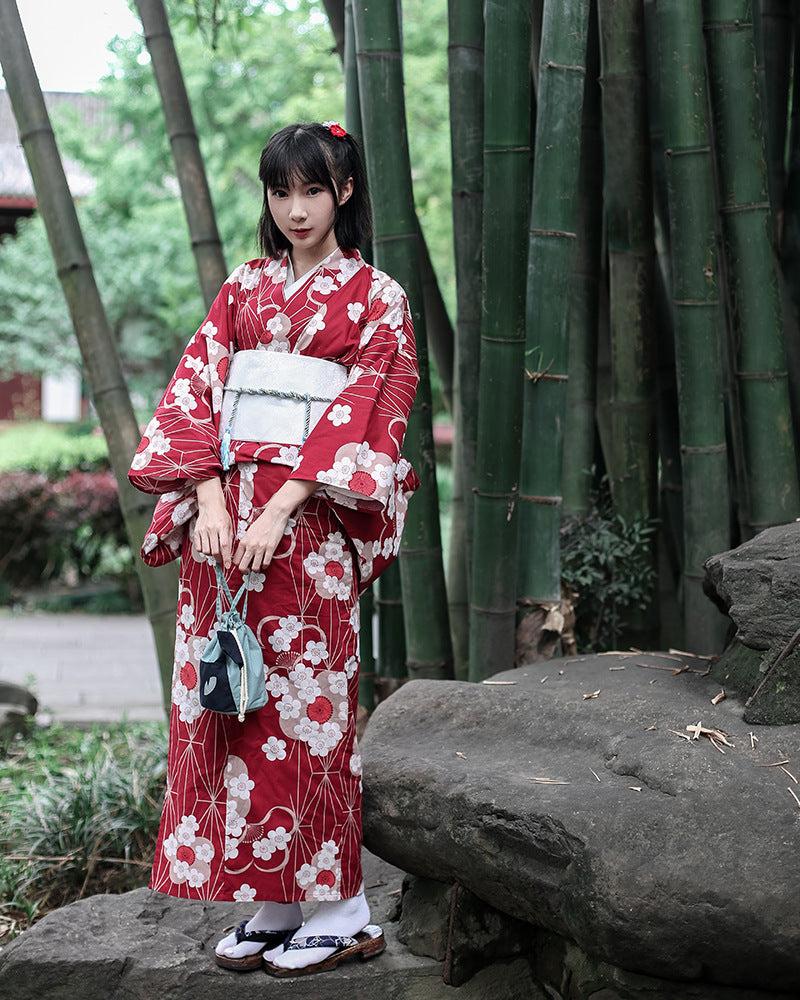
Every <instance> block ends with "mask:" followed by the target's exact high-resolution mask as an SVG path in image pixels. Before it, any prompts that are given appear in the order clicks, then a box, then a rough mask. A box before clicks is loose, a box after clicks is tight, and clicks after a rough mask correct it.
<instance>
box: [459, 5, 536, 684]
mask: <svg viewBox="0 0 800 1000" xmlns="http://www.w3.org/2000/svg"><path fill="white" fill-rule="evenodd" d="M530 18H531V11H530V3H529V2H527V0H508V2H506V3H504V4H487V5H486V9H485V39H486V41H485V63H484V123H485V127H484V202H483V229H482V246H483V280H482V311H481V350H480V386H479V403H478V447H477V462H476V476H475V483H476V485H475V487H474V491H475V500H474V503H475V508H474V537H473V551H472V564H471V571H470V572H471V576H470V584H471V588H470V652H469V661H470V662H469V678H470V680H472V681H479V680H482V679H483V678H484V677H487V676H489V675H491V674H493V673H496V672H497V671H499V670H506V669H508V668H510V667H512V666H513V665H514V651H515V629H514V626H515V619H516V592H517V587H516V581H517V560H518V553H517V536H518V531H517V517H516V508H517V498H518V494H519V472H520V444H521V429H522V389H523V385H522V378H523V374H524V347H525V336H524V335H525V286H526V259H527V240H526V232H527V226H528V211H527V206H528V204H529V189H530V150H529V147H530V110H531V77H530V71H529V60H530V42H531V20H530ZM523 206H524V207H523Z"/></svg>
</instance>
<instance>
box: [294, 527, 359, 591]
mask: <svg viewBox="0 0 800 1000" xmlns="http://www.w3.org/2000/svg"><path fill="white" fill-rule="evenodd" d="M303 568H304V569H305V571H306V573H308V575H309V576H310V577H311V578H312V579H313V580H314V584H315V586H316V589H317V593H318V594H319V595H320V597H325V598H336V599H338V600H340V601H347V600H349V599H350V596H351V594H352V590H353V556H352V554H351V552H350V550H349V549H347V548H345V542H344V536H343V535H342V533H341V532H339V531H336V532H332V533H331V534H329V535H328V539H327V541H326V542H324V543H323V544H322V545H321V546H320V549H319V551H318V552H312V553H309V555H308V556H306V558H305V559H304V560H303Z"/></svg>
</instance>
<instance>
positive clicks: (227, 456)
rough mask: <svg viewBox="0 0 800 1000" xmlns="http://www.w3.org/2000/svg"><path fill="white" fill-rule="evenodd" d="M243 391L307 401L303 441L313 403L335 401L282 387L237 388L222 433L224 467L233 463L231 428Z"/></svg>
mask: <svg viewBox="0 0 800 1000" xmlns="http://www.w3.org/2000/svg"><path fill="white" fill-rule="evenodd" d="M242 393H247V395H250V396H277V397H279V398H281V399H297V400H299V401H300V402H303V403H305V420H304V424H303V441H305V439H306V438H307V437H308V433H309V425H310V423H311V404H312V403H330V402H333V400H332V399H331V398H330V397H329V396H312V395H311V393H309V392H293V391H290V390H282V389H235V390H234V399H233V408H232V409H231V416H230V419H229V420H228V423H227V425H226V427H225V430H224V432H223V435H222V445H221V449H220V458H221V461H222V468H223V469H229V468H230V467H231V465H232V464H233V463H232V462H231V428H232V426H233V421H234V418H235V417H236V407H237V406H238V405H239V397H240V396H241V395H242ZM301 443H302V442H301Z"/></svg>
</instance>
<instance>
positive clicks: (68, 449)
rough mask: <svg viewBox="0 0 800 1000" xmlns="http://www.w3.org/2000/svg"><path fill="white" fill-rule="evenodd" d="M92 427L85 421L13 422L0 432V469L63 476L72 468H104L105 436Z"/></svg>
mask: <svg viewBox="0 0 800 1000" xmlns="http://www.w3.org/2000/svg"><path fill="white" fill-rule="evenodd" d="M93 430H94V425H93V424H91V423H89V422H86V421H84V422H80V423H76V424H74V425H65V426H62V425H59V424H51V423H48V422H47V421H44V420H32V421H29V422H19V423H14V424H13V425H12V426H10V427H8V428H6V429H4V430H3V431H2V433H0V442H2V447H0V472H17V471H19V472H24V471H29V472H41V473H44V474H45V475H46V476H63V475H66V474H67V473H68V472H72V471H73V470H76V469H77V470H80V471H83V472H92V471H95V470H102V469H108V468H110V466H109V462H108V446H107V445H106V439H105V436H104V435H103V434H97V433H94V432H93Z"/></svg>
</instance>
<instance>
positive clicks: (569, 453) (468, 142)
mask: <svg viewBox="0 0 800 1000" xmlns="http://www.w3.org/2000/svg"><path fill="white" fill-rule="evenodd" d="M323 6H324V9H325V12H326V14H327V16H328V19H329V23H330V27H331V32H332V36H333V39H334V42H335V47H336V50H337V52H338V54H339V57H340V60H341V65H342V74H343V89H344V95H345V109H346V114H345V122H344V123H345V126H346V128H347V130H348V131H349V132H351V133H352V134H354V135H356V136H358V137H359V138H360V140H361V142H362V144H363V148H364V152H365V158H366V162H367V169H368V175H369V182H370V188H371V191H372V195H373V198H372V201H373V207H374V212H375V219H374V222H375V227H374V228H375V236H374V241H373V244H372V246H370V247H364V248H362V252H363V253H364V256H365V257H366V258H367V259H368V260H370V261H371V262H372V263H374V264H375V265H376V266H377V267H380V268H382V269H383V270H385V271H387V272H389V273H390V274H392V275H393V276H394V277H395V278H396V279H397V280H398V281H399V282H400V283H401V284H402V285H403V286H404V288H405V289H406V290H407V292H408V294H409V299H410V302H411V305H412V312H413V316H414V324H415V334H416V339H417V354H418V358H419V364H420V375H421V379H420V387H419V391H418V394H417V399H416V402H415V405H414V408H413V411H412V414H411V418H410V421H409V425H408V429H407V433H406V442H405V452H406V454H407V455H408V457H409V460H410V461H411V462H412V464H413V465H414V466H415V468H416V469H417V470H418V472H419V474H420V477H421V480H422V486H421V488H420V490H419V491H418V493H417V494H416V496H415V498H414V501H413V503H412V504H411V505H410V506H409V510H408V513H407V520H406V526H405V530H404V534H403V540H402V545H401V550H400V558H399V560H398V561H397V562H396V563H395V564H394V565H393V566H391V567H390V568H389V569H388V570H387V571H386V572H385V574H383V576H382V577H381V579H380V580H379V581H378V584H377V585H376V587H375V588H371V590H370V591H369V592H367V593H366V594H365V595H364V596H363V598H362V602H363V604H362V634H361V657H362V673H361V678H362V680H361V693H360V699H361V701H362V703H363V704H364V705H365V706H367V708H371V707H372V706H373V704H374V700H375V683H374V682H375V681H377V677H376V676H375V661H376V660H377V663H378V667H379V670H378V673H379V674H380V677H381V681H382V684H383V688H384V693H386V692H388V691H390V690H391V689H392V687H393V686H395V685H396V684H399V683H402V682H403V681H404V680H405V679H407V678H418V677H429V678H450V677H456V678H459V679H465V680H466V679H468V680H473V681H479V680H481V679H483V678H485V677H487V676H489V675H491V674H493V673H496V672H497V671H500V670H505V669H508V668H509V667H512V666H515V665H519V664H520V663H522V662H524V661H525V659H526V658H528V657H540V656H547V655H552V653H554V652H559V651H561V652H565V651H570V650H571V649H572V648H574V646H573V645H571V637H570V632H569V622H570V620H571V616H572V615H573V613H574V606H573V605H574V600H575V597H576V595H575V593H574V591H572V590H570V589H569V588H567V587H565V585H564V580H563V566H562V562H563V551H562V546H563V537H564V525H565V521H566V519H567V518H580V517H581V516H583V515H585V514H586V513H587V512H588V510H589V508H590V504H591V498H592V495H593V492H594V491H596V489H597V488H598V484H599V483H600V482H601V481H606V482H607V483H608V484H609V487H610V497H611V501H612V503H613V510H614V513H615V514H616V515H617V516H618V517H619V518H620V519H621V521H622V522H624V523H628V524H630V523H634V522H637V523H640V524H642V525H644V526H646V530H645V531H644V533H643V539H644V540H643V543H642V558H643V560H644V562H645V563H646V564H647V566H648V567H649V570H650V571H651V575H652V578H653V579H654V580H656V581H657V583H656V585H655V586H654V587H653V588H652V591H651V594H652V596H651V597H650V598H649V599H647V600H645V601H641V602H638V603H631V605H630V606H629V607H627V608H626V609H625V614H624V621H625V629H624V633H623V634H624V640H625V641H627V643H629V644H632V645H635V646H637V647H645V646H650V647H651V648H652V647H657V646H659V645H667V644H668V645H675V646H678V645H679V646H681V647H682V648H684V649H687V650H690V651H693V652H696V653H703V654H704V653H714V652H719V651H720V650H721V648H722V645H723V644H724V641H725V630H726V619H725V618H724V616H723V615H722V614H721V613H720V612H719V611H718V610H717V609H716V608H715V607H714V605H713V604H712V603H711V602H710V601H709V600H708V599H707V598H706V597H705V595H704V594H703V590H702V579H703V562H704V560H705V559H707V558H708V556H710V555H711V554H712V553H715V552H719V551H722V550H725V549H727V548H730V547H732V546H733V545H736V544H739V543H740V542H742V541H745V540H747V539H748V538H750V537H752V536H753V535H754V534H755V533H757V532H759V531H761V530H763V529H764V528H766V527H769V526H771V525H775V524H781V523H785V522H786V521H790V520H793V519H794V518H796V517H798V516H800V509H799V508H800V493H799V485H798V463H797V447H798V428H800V337H799V336H798V322H797V308H798V305H800V118H799V117H798V114H797V110H796V109H797V107H798V97H800V69H799V70H795V67H797V66H798V58H797V54H798V53H800V4H798V3H794V4H789V3H785V2H781V0H703V2H702V3H701V2H700V0H698V2H696V3H695V2H687V0H503V2H499V0H489V2H484V0H449V2H448V5H447V37H446V38H445V37H443V38H442V39H441V43H442V46H443V47H446V51H447V59H448V78H449V110H450V144H451V162H452V226H453V245H454V252H455V264H456V316H455V317H454V321H451V319H450V318H449V317H448V315H447V311H446V309H445V307H444V303H443V299H442V295H441V291H440V289H439V286H438V283H437V280H436V272H435V268H434V266H433V264H432V262H431V260H430V256H429V254H428V251H427V246H426V243H425V237H424V234H423V231H422V228H421V226H420V222H419V219H418V218H417V214H416V211H415V205H414V193H413V186H412V171H411V163H410V157H409V144H408V132H407V128H408V127H410V128H413V121H410V122H408V123H407V116H406V108H405V101H404V69H403V47H402V17H403V9H402V4H401V3H400V2H399V0H381V2H377V3H376V2H374V0H373V2H367V0H324V3H323ZM136 7H137V10H138V13H139V16H140V19H141V24H142V30H143V34H144V38H145V40H146V43H147V46H148V50H149V53H150V56H151V61H152V68H153V72H154V77H155V83H156V85H157V87H158V90H159V94H160V96H161V102H162V106H163V110H164V121H165V128H166V129H167V133H168V135H169V138H170V143H171V148H172V154H173V158H174V162H175V169H176V175H177V177H178V180H179V182H180V188H181V197H182V201H183V204H184V208H185V213H186V218H187V225H188V232H189V236H190V240H191V248H192V252H193V253H194V256H195V261H196V265H197V272H198V280H199V284H200V287H201V289H202V292H203V296H204V299H205V301H206V303H208V302H209V301H210V300H211V298H213V295H214V294H215V291H216V289H217V288H218V287H219V284H220V283H221V281H222V280H224V277H225V275H226V273H227V267H226V264H225V260H224V256H223V250H222V246H221V243H220V239H219V235H218V232H217V226H216V221H215V215H214V209H213V205H212V202H211V197H210V194H209V188H208V183H207V180H206V176H205V170H204V165H203V162H202V157H201V155H200V148H199V143H198V137H197V133H196V130H195V126H194V122H193V118H192V111H191V107H190V102H189V98H188V96H187V93H186V88H185V85H184V81H183V77H182V74H181V68H180V65H179V62H178V58H177V54H176V50H175V46H174V42H173V39H172V36H171V34H170V28H169V23H168V17H167V11H166V9H165V6H164V2H163V0H136ZM262 16H265V15H262ZM265 44H266V45H268V44H269V36H268V33H267V30H266V27H265ZM0 61H1V62H2V68H3V72H4V75H5V78H6V81H7V87H8V90H9V95H10V98H11V103H12V107H13V109H14V113H15V116H16V118H17V123H18V127H19V133H20V137H21V142H22V145H23V148H24V150H25V154H26V156H27V159H28V163H29V165H30V168H31V174H32V176H33V180H34V184H35V187H36V190H37V195H38V202H39V209H40V211H41V214H42V215H43V217H44V222H45V225H46V228H47V232H48V238H49V240H50V243H51V248H52V252H53V255H54V258H55V260H56V264H57V270H58V274H59V277H60V280H61V282H62V285H63V288H64V294H65V297H66V299H67V302H68V303H69V304H70V309H71V314H72V317H73V322H74V325H75V329H76V333H77V336H78V341H79V344H80V347H81V351H82V354H83V358H84V362H85V369H86V376H87V380H88V382H89V385H90V389H91V393H92V397H93V401H94V403H95V406H96V408H97V412H98V416H99V419H100V422H101V424H102V427H103V429H104V431H105V434H106V436H107V438H108V440H109V444H110V448H109V451H110V453H111V455H112V460H113V461H114V472H115V475H116V478H117V481H118V483H119V488H120V501H121V505H122V509H123V511H124V514H125V519H126V525H127V528H128V532H129V536H130V538H131V542H132V545H133V546H135V548H137V549H138V544H139V539H140V537H141V534H142V531H143V528H144V525H145V524H146V523H147V516H148V511H147V509H146V507H147V501H146V498H142V497H141V496H140V495H138V494H137V495H134V491H133V490H132V488H131V487H130V486H129V484H128V482H127V478H126V475H125V472H126V469H127V464H128V458H129V455H130V454H132V451H133V449H134V448H135V444H136V440H137V427H136V422H135V419H134V417H133V411H132V407H131V404H130V398H129V396H128V393H127V389H126V387H125V384H124V380H123V378H122V374H121V368H120V364H119V358H118V356H117V355H116V348H115V345H114V340H113V337H112V335H111V332H110V330H109V325H108V321H107V319H106V318H105V313H104V309H103V304H102V302H101V301H100V298H99V295H98V293H97V288H96V286H95V282H94V277H93V271H92V267H91V262H90V260H89V257H88V254H87V251H86V248H85V245H84V243H83V238H82V235H81V232H80V227H79V224H78V220H77V217H76V215H75V212H74V206H73V205H72V201H71V197H70V194H69V190H68V188H67V185H66V181H65V179H64V173H63V168H62V166H61V160H60V156H59V152H58V149H57V146H56V143H55V137H54V136H53V133H52V130H51V128H50V124H49V120H48V117H47V112H46V109H45V106H44V101H43V98H42V94H41V90H40V87H39V83H38V79H37V76H36V71H35V68H34V66H33V63H32V60H31V58H30V53H29V51H28V48H27V43H26V40H25V37H24V33H23V30H22V25H21V23H20V20H19V15H18V12H17V9H16V5H15V3H14V2H13V0H4V2H3V3H2V4H0ZM77 303H80V308H77ZM431 365H433V366H435V368H436V371H437V374H438V377H439V383H440V385H441V387H442V396H443V398H444V400H445V403H446V405H447V407H448V409H449V411H450V416H451V418H452V421H453V427H454V444H453V449H452V483H453V488H452V506H451V518H450V532H451V534H450V539H449V542H450V544H449V561H448V565H447V567H445V566H444V565H443V558H442V538H441V528H440V520H439V496H438V489H437V475H436V472H437V470H436V457H435V454H434V447H433V433H432V416H433V415H432V397H431V379H430V366H431ZM114 456H116V459H114V458H113V457H114ZM139 571H140V581H141V586H142V590H143V593H144V595H145V607H146V609H147V614H148V616H149V617H150V620H151V623H152V625H153V629H154V632H155V634H156V637H157V649H158V652H159V659H160V663H161V670H162V679H163V682H164V688H165V699H167V700H168V698H169V695H168V691H169V677H170V674H171V669H172V657H171V643H172V641H173V638H174V631H172V630H174V621H173V612H174V607H173V606H172V605H173V603H174V602H173V600H172V597H173V592H174V577H175V570H174V566H173V567H165V568H164V569H163V570H158V571H154V570H148V569H146V568H144V567H140V568H139ZM372 590H375V591H376V592H375V593H373V592H372ZM668 604H669V605H671V606H673V607H676V608H677V609H678V612H679V613H678V614H677V616H675V615H673V616H671V617H665V615H664V608H665V606H666V605H668ZM373 611H374V612H376V613H377V617H378V630H377V638H378V643H377V648H376V649H373V644H372V620H373Z"/></svg>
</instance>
